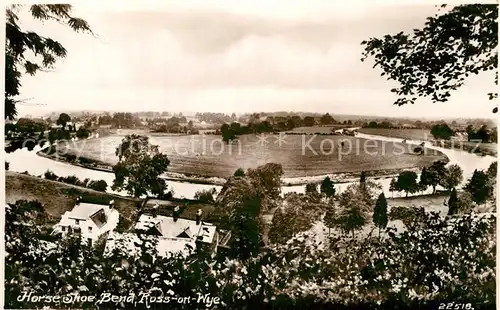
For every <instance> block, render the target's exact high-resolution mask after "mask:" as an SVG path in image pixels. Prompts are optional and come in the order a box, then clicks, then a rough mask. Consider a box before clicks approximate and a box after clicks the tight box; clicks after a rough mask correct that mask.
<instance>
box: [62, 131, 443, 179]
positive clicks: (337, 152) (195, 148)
mask: <svg viewBox="0 0 500 310" xmlns="http://www.w3.org/2000/svg"><path fill="white" fill-rule="evenodd" d="M262 137H267V138H265V141H264V143H259V136H255V135H244V136H241V137H240V139H239V141H238V142H235V143H233V144H229V145H228V144H225V143H223V142H222V140H221V137H220V136H202V135H195V136H163V137H155V136H153V137H151V138H150V140H151V143H152V144H155V145H159V147H160V150H161V151H162V152H164V153H166V154H167V155H168V157H169V159H170V165H169V167H168V171H169V172H173V173H181V174H188V175H196V176H204V177H229V176H231V175H232V174H233V173H234V171H236V169H238V168H243V169H245V170H246V169H248V168H255V167H257V166H260V165H263V164H266V163H269V162H275V163H280V164H282V165H283V169H284V172H285V175H284V176H285V177H306V176H316V175H325V174H336V173H349V172H361V171H376V170H393V169H407V168H413V167H423V166H426V165H429V164H430V163H431V162H433V161H435V160H439V159H444V158H445V157H444V155H443V154H441V153H440V152H434V151H429V152H427V154H426V155H421V156H419V155H416V154H414V152H413V148H414V146H411V145H407V144H402V143H393V142H384V141H372V140H366V139H361V138H355V137H350V136H331V135H328V136H326V135H324V136H322V135H317V136H316V135H285V136H283V137H284V138H283V139H282V141H281V142H282V143H281V145H280V143H279V142H280V141H279V139H278V138H279V136H278V135H266V136H262ZM122 138H123V135H111V136H107V137H104V138H102V139H101V138H100V139H90V140H83V141H78V142H76V143H75V144H73V145H70V148H69V152H71V153H73V154H75V155H77V156H82V157H86V158H90V159H93V160H98V161H102V162H105V163H108V164H109V165H114V164H115V163H116V162H117V160H118V158H117V157H116V155H115V151H116V148H117V147H118V146H119V144H120V142H121V139H122ZM342 141H345V146H344V147H343V148H341V147H340V143H341V142H342ZM261 142H262V141H261Z"/></svg>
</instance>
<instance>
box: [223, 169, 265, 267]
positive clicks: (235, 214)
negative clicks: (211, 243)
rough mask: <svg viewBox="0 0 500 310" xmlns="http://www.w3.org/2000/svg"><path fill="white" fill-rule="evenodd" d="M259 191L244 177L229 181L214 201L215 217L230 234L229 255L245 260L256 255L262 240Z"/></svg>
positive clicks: (260, 194)
mask: <svg viewBox="0 0 500 310" xmlns="http://www.w3.org/2000/svg"><path fill="white" fill-rule="evenodd" d="M261 190H262V188H256V187H255V186H254V185H253V183H252V180H251V179H250V178H249V177H248V176H246V177H232V178H229V179H228V180H227V181H226V183H225V184H224V186H223V187H222V189H221V191H220V194H219V195H218V196H217V200H216V204H215V206H216V211H215V214H216V216H217V217H218V218H219V221H220V222H223V223H228V226H229V228H230V229H231V231H232V237H231V240H232V241H231V244H230V247H231V255H232V256H233V257H239V258H242V259H247V258H249V257H251V256H252V255H255V254H257V253H258V252H259V249H260V243H261V240H262V235H261V227H263V223H262V220H261V216H260V215H261V211H262V210H261V207H262V199H261V197H262V193H261Z"/></svg>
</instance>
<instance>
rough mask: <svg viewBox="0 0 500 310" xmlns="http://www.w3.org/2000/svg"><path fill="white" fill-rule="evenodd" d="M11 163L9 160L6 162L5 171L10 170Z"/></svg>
mask: <svg viewBox="0 0 500 310" xmlns="http://www.w3.org/2000/svg"><path fill="white" fill-rule="evenodd" d="M9 167H10V163H9V162H8V161H6V162H5V171H7V170H9Z"/></svg>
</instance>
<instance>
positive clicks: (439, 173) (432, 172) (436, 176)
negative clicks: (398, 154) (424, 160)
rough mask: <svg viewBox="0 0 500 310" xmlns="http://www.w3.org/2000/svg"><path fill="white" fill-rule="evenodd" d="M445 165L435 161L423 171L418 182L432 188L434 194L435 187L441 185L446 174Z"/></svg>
mask: <svg viewBox="0 0 500 310" xmlns="http://www.w3.org/2000/svg"><path fill="white" fill-rule="evenodd" d="M445 165H446V164H445V163H444V162H442V161H435V162H433V163H432V165H431V166H430V167H427V169H426V170H425V171H424V170H423V169H422V174H421V176H420V182H421V184H423V185H424V186H432V193H433V194H434V193H436V186H437V185H439V184H440V183H442V179H443V177H444V176H445V174H446V167H445Z"/></svg>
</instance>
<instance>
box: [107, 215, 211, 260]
mask: <svg viewBox="0 0 500 310" xmlns="http://www.w3.org/2000/svg"><path fill="white" fill-rule="evenodd" d="M178 210H179V209H178V207H176V209H174V214H173V216H172V217H169V216H161V215H157V216H155V215H147V214H142V215H141V216H140V217H139V220H138V221H137V223H136V225H135V227H134V228H135V233H127V234H118V233H111V234H110V235H109V236H108V240H107V242H106V249H105V253H110V252H111V251H112V250H113V249H115V248H117V247H118V248H119V249H120V250H121V251H124V253H129V254H131V255H136V254H138V253H139V251H138V248H137V244H141V238H140V237H139V235H138V234H143V235H144V234H147V235H148V238H150V237H156V238H158V245H157V249H158V255H160V256H163V257H165V256H168V255H169V254H173V253H182V254H184V255H187V254H189V247H191V248H192V249H195V248H196V241H200V242H202V243H206V244H215V245H216V246H217V243H218V235H217V233H216V226H214V225H212V224H210V223H205V222H203V221H201V210H198V213H197V215H196V220H195V221H193V220H188V219H181V218H179V216H178ZM188 246H189V247H188Z"/></svg>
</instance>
